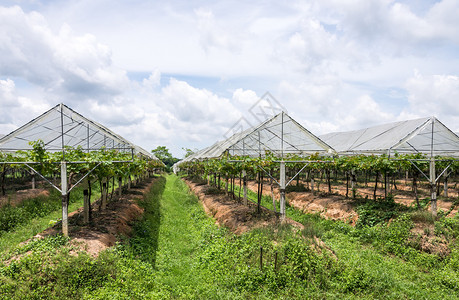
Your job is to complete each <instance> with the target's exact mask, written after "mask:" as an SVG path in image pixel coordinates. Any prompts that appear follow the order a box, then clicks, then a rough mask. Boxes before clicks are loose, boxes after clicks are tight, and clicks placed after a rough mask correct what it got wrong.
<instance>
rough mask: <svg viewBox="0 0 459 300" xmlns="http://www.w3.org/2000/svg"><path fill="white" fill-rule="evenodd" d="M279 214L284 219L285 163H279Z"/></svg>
mask: <svg viewBox="0 0 459 300" xmlns="http://www.w3.org/2000/svg"><path fill="white" fill-rule="evenodd" d="M279 182H280V187H279V189H280V214H281V219H282V220H284V219H285V162H284V161H281V162H280V181H279Z"/></svg>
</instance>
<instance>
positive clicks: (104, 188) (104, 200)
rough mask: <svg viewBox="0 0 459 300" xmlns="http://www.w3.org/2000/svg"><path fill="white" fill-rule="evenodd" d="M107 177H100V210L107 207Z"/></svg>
mask: <svg viewBox="0 0 459 300" xmlns="http://www.w3.org/2000/svg"><path fill="white" fill-rule="evenodd" d="M107 190H108V189H107V178H105V177H104V178H103V179H102V192H101V197H102V199H101V203H100V210H105V208H106V207H107Z"/></svg>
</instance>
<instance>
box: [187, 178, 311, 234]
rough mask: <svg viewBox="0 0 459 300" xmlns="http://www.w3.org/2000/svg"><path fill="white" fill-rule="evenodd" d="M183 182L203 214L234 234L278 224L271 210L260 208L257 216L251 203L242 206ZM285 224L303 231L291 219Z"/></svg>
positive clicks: (229, 199) (229, 198)
mask: <svg viewBox="0 0 459 300" xmlns="http://www.w3.org/2000/svg"><path fill="white" fill-rule="evenodd" d="M184 181H185V182H186V184H187V185H188V186H189V188H190V189H191V191H192V192H193V193H194V194H196V196H198V198H199V200H201V203H202V205H203V207H204V210H205V212H206V213H207V214H208V215H211V216H213V217H214V218H215V220H216V222H217V224H219V225H224V226H226V227H227V228H228V229H230V230H231V231H232V232H234V233H236V234H241V233H244V232H247V231H249V230H251V229H253V228H258V227H265V226H269V225H273V224H278V223H280V219H279V217H278V215H277V214H276V213H275V212H273V211H271V210H268V209H266V208H263V207H262V211H261V213H260V214H257V206H256V205H255V204H253V203H252V202H249V205H244V204H243V203H242V202H239V201H236V200H234V199H232V197H231V196H229V195H226V194H221V193H218V194H216V193H215V188H212V187H209V186H208V185H199V184H196V183H193V182H192V181H190V180H186V179H184ZM210 189H213V190H214V191H213V192H212V194H209V190H210ZM285 222H286V223H288V224H291V225H293V226H295V227H297V228H298V229H300V230H301V229H303V225H302V224H300V223H298V222H295V221H293V220H291V219H288V218H286V219H285Z"/></svg>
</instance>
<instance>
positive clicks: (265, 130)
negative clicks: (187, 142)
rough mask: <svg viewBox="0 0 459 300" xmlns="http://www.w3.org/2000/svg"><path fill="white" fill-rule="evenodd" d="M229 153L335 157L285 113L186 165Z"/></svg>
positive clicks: (226, 141)
mask: <svg viewBox="0 0 459 300" xmlns="http://www.w3.org/2000/svg"><path fill="white" fill-rule="evenodd" d="M226 151H228V153H229V154H230V155H241V156H252V157H258V156H265V155H266V153H267V152H268V151H269V152H272V153H274V154H275V155H278V156H283V155H286V154H298V155H310V154H314V153H317V152H319V153H326V154H332V153H334V150H333V149H332V148H331V147H330V146H328V145H327V144H326V143H324V142H323V141H321V140H320V139H319V138H318V137H316V136H315V135H313V134H312V133H311V132H309V131H308V130H306V129H305V128H304V127H303V126H301V125H300V124H298V123H297V122H296V121H295V120H293V119H292V118H291V117H290V116H289V115H287V114H286V113H285V112H281V113H279V114H278V115H276V116H274V117H272V118H271V119H269V120H267V121H265V122H263V123H261V124H260V125H258V126H256V127H252V128H249V129H246V130H244V131H242V132H239V133H236V134H234V135H233V136H231V137H229V138H228V139H226V140H223V141H220V142H217V143H215V144H214V145H212V146H210V147H208V148H205V149H202V150H200V151H198V152H196V153H194V154H193V155H192V156H190V157H188V158H187V159H185V160H184V161H190V160H193V159H206V158H217V157H220V156H221V155H222V154H224V153H225V152H226ZM184 161H181V162H184Z"/></svg>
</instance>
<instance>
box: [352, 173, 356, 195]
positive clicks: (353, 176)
mask: <svg viewBox="0 0 459 300" xmlns="http://www.w3.org/2000/svg"><path fill="white" fill-rule="evenodd" d="M356 181H357V180H356V178H355V170H352V171H351V190H352V199H355V194H356V187H355V186H356Z"/></svg>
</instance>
